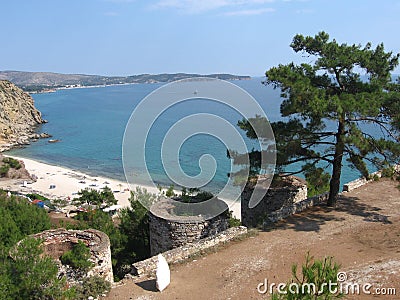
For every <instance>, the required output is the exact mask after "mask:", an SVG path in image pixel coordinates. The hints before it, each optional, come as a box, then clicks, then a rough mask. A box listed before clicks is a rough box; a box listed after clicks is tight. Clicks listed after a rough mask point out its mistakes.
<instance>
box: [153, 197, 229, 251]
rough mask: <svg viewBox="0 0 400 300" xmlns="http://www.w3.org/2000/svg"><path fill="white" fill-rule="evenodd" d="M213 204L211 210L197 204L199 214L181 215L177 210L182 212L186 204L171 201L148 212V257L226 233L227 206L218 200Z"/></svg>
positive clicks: (157, 205)
mask: <svg viewBox="0 0 400 300" xmlns="http://www.w3.org/2000/svg"><path fill="white" fill-rule="evenodd" d="M213 201H214V202H213V204H212V207H211V209H210V206H204V207H201V205H202V204H201V203H199V207H200V208H199V209H198V211H192V213H187V212H185V213H182V214H180V213H179V210H182V211H184V209H185V205H187V204H183V203H180V202H178V201H175V200H173V199H170V198H164V199H161V200H160V201H158V202H156V203H155V204H154V205H153V206H152V207H151V209H150V213H149V216H150V251H151V255H157V254H158V253H161V252H165V251H167V250H170V249H173V248H176V247H179V246H182V245H185V244H187V243H193V242H195V241H198V240H200V239H203V238H205V237H209V236H213V235H216V234H217V233H219V232H222V231H224V230H226V229H227V228H228V226H229V225H228V218H229V216H228V206H227V205H226V204H225V203H224V202H223V201H221V200H219V199H217V198H214V199H213ZM188 209H189V208H188ZM195 209H196V208H195ZM213 209H215V214H213V213H212V210H213ZM206 210H207V211H206ZM210 210H211V211H210ZM213 215H215V216H213Z"/></svg>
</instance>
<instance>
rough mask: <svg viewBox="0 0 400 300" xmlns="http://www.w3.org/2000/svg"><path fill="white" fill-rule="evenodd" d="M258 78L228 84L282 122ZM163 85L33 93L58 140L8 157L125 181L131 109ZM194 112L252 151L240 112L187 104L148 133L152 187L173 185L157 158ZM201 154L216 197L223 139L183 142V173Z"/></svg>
mask: <svg viewBox="0 0 400 300" xmlns="http://www.w3.org/2000/svg"><path fill="white" fill-rule="evenodd" d="M262 80H263V78H252V79H251V80H237V81H232V82H231V83H233V84H235V85H237V86H239V87H240V88H242V89H244V90H245V91H247V92H248V93H249V94H250V95H251V96H252V97H254V99H255V100H256V101H257V102H258V103H259V104H260V106H261V107H262V108H263V110H264V112H265V114H266V115H267V117H268V119H269V121H271V122H274V121H279V120H283V119H282V117H281V115H280V104H281V102H282V99H281V97H280V92H279V90H274V89H273V88H272V87H270V86H265V85H263V84H262ZM162 85H163V84H161V83H148V84H132V85H114V86H104V87H90V88H74V89H60V90H57V91H56V92H51V93H42V94H33V95H32V97H33V98H34V100H35V106H36V107H37V108H38V109H39V110H40V111H41V112H42V117H43V118H44V119H46V120H47V121H48V123H46V124H43V125H40V127H38V129H37V130H38V133H41V132H46V133H49V134H51V135H52V136H53V137H52V138H53V139H58V140H60V142H57V143H49V142H48V139H41V140H39V141H37V142H32V143H31V145H28V146H26V147H25V148H20V149H14V150H11V151H9V152H8V154H9V155H15V156H20V157H26V158H30V159H34V160H37V161H41V162H44V163H48V164H52V165H58V166H63V167H67V168H71V169H73V170H77V171H81V172H84V173H87V174H91V175H96V176H105V177H108V178H114V179H118V180H125V174H124V169H123V162H122V145H123V138H124V132H125V128H126V125H127V123H128V121H129V118H130V116H131V114H132V112H133V111H134V110H135V108H136V106H137V105H138V104H139V103H140V102H141V101H142V100H143V99H144V98H145V97H146V96H147V95H149V94H150V93H152V92H153V91H155V90H156V89H157V88H159V87H161V86H162ZM196 113H211V114H217V115H218V116H220V117H221V118H223V119H225V120H227V121H228V122H229V123H231V124H232V125H233V126H234V127H235V128H236V129H237V131H238V132H239V133H240V135H241V136H242V138H243V139H244V140H245V143H246V145H247V147H248V149H252V148H257V144H256V142H255V141H253V140H250V139H248V138H247V137H246V135H245V133H244V132H243V131H242V130H240V128H239V127H238V126H237V122H238V120H241V119H242V118H243V116H242V115H241V114H240V113H238V112H237V111H235V110H233V109H232V108H230V107H227V106H224V105H220V104H218V103H215V102H213V101H208V100H207V99H200V100H199V101H187V102H186V103H182V104H180V105H176V106H174V107H173V108H171V109H168V110H166V111H165V112H164V113H163V114H161V115H160V116H159V118H157V120H156V121H155V122H154V124H153V125H152V128H151V130H150V132H149V136H148V140H147V142H146V145H145V147H146V150H145V153H146V165H147V170H148V172H149V174H150V175H151V178H152V180H153V181H154V182H155V183H156V184H159V185H160V186H164V187H168V186H170V185H171V184H174V182H173V181H171V180H170V179H169V177H168V175H167V174H166V172H165V170H164V168H163V163H162V160H161V154H160V153H161V145H162V141H163V138H164V136H165V135H166V133H167V132H168V129H169V128H171V126H172V125H173V124H174V123H176V122H177V121H178V120H180V119H182V118H184V117H185V116H189V115H192V114H196ZM130 138H132V137H130ZM276 138H279V137H276ZM204 154H209V155H211V156H212V157H213V158H214V160H215V162H216V165H217V167H216V171H215V174H214V176H213V178H212V180H211V181H210V182H209V183H208V184H207V185H205V186H204V187H202V189H204V190H208V191H210V192H213V193H218V191H219V190H220V189H221V188H223V186H224V185H225V184H226V182H227V180H228V173H229V172H230V171H231V170H232V167H231V160H230V159H228V158H227V149H226V146H225V144H224V143H223V141H221V140H219V139H218V138H215V137H213V136H210V135H207V134H197V135H194V136H192V137H190V138H188V139H187V140H186V141H185V143H183V145H182V147H181V149H180V151H179V164H180V166H181V168H182V170H183V171H184V172H185V173H187V174H188V175H190V176H196V175H197V174H199V173H200V171H201V169H200V165H199V159H200V157H202V156H203V155H204ZM134 172H135V170H134ZM143 172H144V171H143V170H137V172H136V174H137V177H136V179H137V182H135V183H137V184H142V183H145V182H142V181H141V177H142V175H143V174H144V173H143ZM342 173H343V175H342V184H343V183H346V182H349V181H351V180H354V179H356V178H358V177H359V176H360V175H359V173H358V172H357V171H356V170H353V169H351V168H350V167H348V166H345V167H344V170H343V172H342ZM300 176H302V175H301V174H300Z"/></svg>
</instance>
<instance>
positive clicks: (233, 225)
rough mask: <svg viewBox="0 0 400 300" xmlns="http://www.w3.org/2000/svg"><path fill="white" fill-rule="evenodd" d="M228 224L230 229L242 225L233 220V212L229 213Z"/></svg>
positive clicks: (238, 221) (237, 220)
mask: <svg viewBox="0 0 400 300" xmlns="http://www.w3.org/2000/svg"><path fill="white" fill-rule="evenodd" d="M228 224H229V227H230V228H231V227H238V226H240V225H242V223H241V222H240V220H239V219H237V218H235V217H234V216H233V211H229V219H228Z"/></svg>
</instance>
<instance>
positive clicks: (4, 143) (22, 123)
mask: <svg viewBox="0 0 400 300" xmlns="http://www.w3.org/2000/svg"><path fill="white" fill-rule="evenodd" d="M45 122H46V121H44V120H43V119H42V116H41V113H40V112H39V111H38V110H37V109H36V108H35V106H34V101H33V98H32V97H31V96H30V95H29V94H27V93H25V92H24V91H23V90H22V89H20V88H19V87H17V86H16V85H14V84H13V83H11V82H10V81H7V80H0V152H2V151H5V150H8V149H10V148H12V147H14V146H17V145H25V144H29V140H30V139H31V138H35V137H36V135H37V134H35V132H34V131H35V127H36V126H37V125H39V124H42V123H45Z"/></svg>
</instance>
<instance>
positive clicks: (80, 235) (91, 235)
mask: <svg viewBox="0 0 400 300" xmlns="http://www.w3.org/2000/svg"><path fill="white" fill-rule="evenodd" d="M31 237H34V238H39V239H42V240H43V250H44V253H45V254H46V255H49V256H51V257H52V258H53V259H55V260H56V261H57V263H58V264H59V269H60V270H59V273H60V274H64V275H66V277H67V281H68V282H70V283H75V282H78V281H80V280H81V278H77V277H82V276H83V277H86V276H87V277H90V276H94V275H98V276H100V277H102V278H104V279H105V280H106V281H109V282H111V283H112V282H114V280H113V271H112V263H111V249H110V239H109V238H108V236H107V235H106V234H105V233H103V232H101V231H98V230H94V229H88V230H66V229H63V228H59V229H53V230H46V231H43V232H40V233H37V234H34V235H31ZM78 241H82V242H83V243H84V244H85V245H86V246H88V247H89V249H90V254H91V257H90V261H91V262H92V263H93V267H92V268H91V269H90V270H89V271H88V272H87V273H86V274H78V273H77V272H74V271H73V270H71V269H70V268H66V267H65V266H62V265H61V262H60V261H59V258H60V256H61V255H63V254H64V253H65V252H66V251H69V250H71V249H72V247H73V245H74V244H77V243H78Z"/></svg>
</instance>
